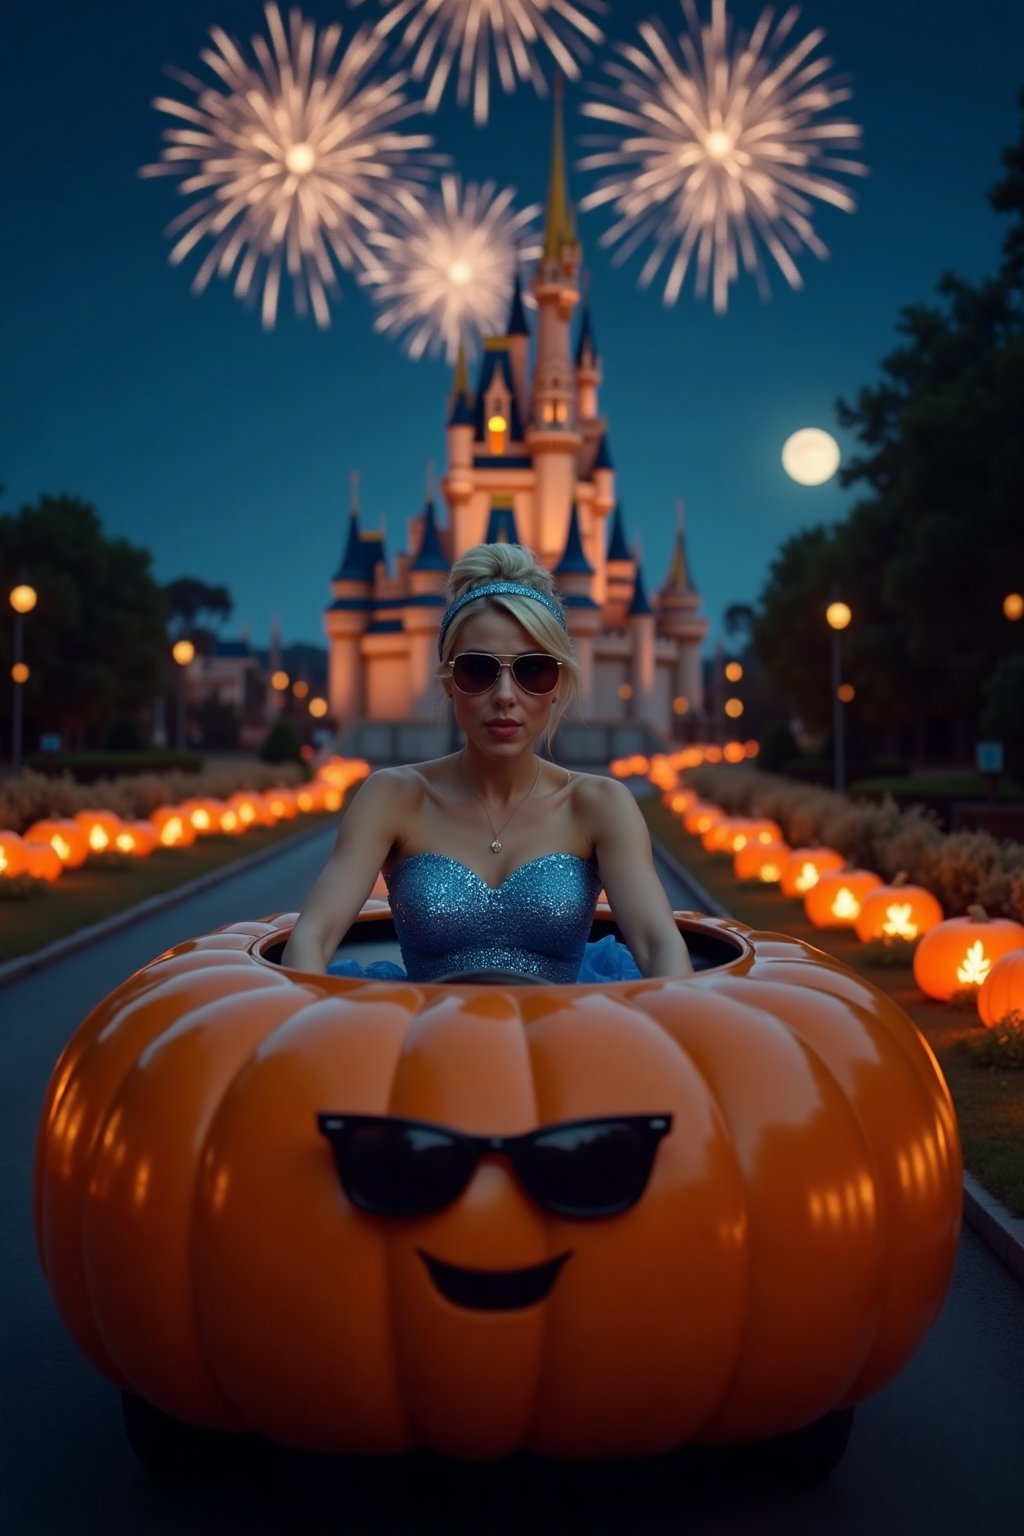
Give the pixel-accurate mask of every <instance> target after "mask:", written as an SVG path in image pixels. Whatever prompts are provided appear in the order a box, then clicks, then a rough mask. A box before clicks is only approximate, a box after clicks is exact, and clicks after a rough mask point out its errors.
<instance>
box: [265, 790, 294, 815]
mask: <svg viewBox="0 0 1024 1536" xmlns="http://www.w3.org/2000/svg"><path fill="white" fill-rule="evenodd" d="M263 803H264V804H265V806H266V807H267V811H268V812H269V814H270V817H271V819H272V820H273V821H293V820H294V819H295V817H296V816H297V815H298V814H299V802H298V797H297V795H296V793H295V791H294V789H268V790H266V791H265V793H264V796H263Z"/></svg>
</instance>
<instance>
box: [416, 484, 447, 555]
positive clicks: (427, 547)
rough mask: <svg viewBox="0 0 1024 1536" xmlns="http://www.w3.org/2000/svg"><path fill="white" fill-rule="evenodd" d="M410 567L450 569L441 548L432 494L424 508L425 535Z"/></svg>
mask: <svg viewBox="0 0 1024 1536" xmlns="http://www.w3.org/2000/svg"><path fill="white" fill-rule="evenodd" d="M409 569H410V570H413V571H447V569H448V561H447V560H446V558H445V553H444V550H443V549H442V548H441V537H440V534H439V533H438V529H437V518H436V516H435V513H434V498H433V497H432V496H430V497H428V498H427V504H426V506H425V507H424V508H423V537H422V539H421V540H420V547H419V550H418V551H417V553H416V558H415V560H413V562H412V565H411V566H410V567H409Z"/></svg>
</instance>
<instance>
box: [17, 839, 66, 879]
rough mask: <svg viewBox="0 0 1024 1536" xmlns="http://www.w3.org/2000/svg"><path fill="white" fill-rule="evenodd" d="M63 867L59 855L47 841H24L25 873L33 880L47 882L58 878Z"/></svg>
mask: <svg viewBox="0 0 1024 1536" xmlns="http://www.w3.org/2000/svg"><path fill="white" fill-rule="evenodd" d="M63 868H64V866H63V864H62V863H61V862H60V855H59V854H58V853H57V852H56V851H55V850H54V849H53V848H51V847H50V845H49V843H30V842H28V841H26V843H25V873H26V875H31V876H32V879H33V880H45V881H47V882H48V883H50V882H52V881H54V880H59V879H60V873H61V870H62V869H63Z"/></svg>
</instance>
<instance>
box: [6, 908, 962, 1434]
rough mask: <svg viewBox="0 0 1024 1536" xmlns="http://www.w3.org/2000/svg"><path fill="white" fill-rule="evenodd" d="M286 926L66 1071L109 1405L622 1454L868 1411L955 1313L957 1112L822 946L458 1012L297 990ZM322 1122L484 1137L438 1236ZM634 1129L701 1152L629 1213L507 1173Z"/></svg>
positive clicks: (190, 982)
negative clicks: (590, 1206) (638, 1126)
mask: <svg viewBox="0 0 1024 1536" xmlns="http://www.w3.org/2000/svg"><path fill="white" fill-rule="evenodd" d="M379 912H380V908H379V907H378V906H376V905H374V906H372V907H370V908H368V909H367V911H366V913H365V916H364V919H362V920H363V921H375V920H378V921H379V920H383V919H380V918H379ZM278 923H279V924H280V926H276V925H275V924H269V925H268V924H259V923H251V924H239V925H238V926H237V927H235V928H232V929H227V930H224V931H222V932H219V933H216V934H211V935H209V936H208V937H206V938H202V939H198V940H195V941H193V942H191V943H189V944H185V945H182V946H180V947H179V948H178V949H177V950H173V951H171V952H170V953H169V954H168V955H166V956H163V957H162V958H160V959H159V960H156V961H154V962H153V964H151V965H149V966H147V967H146V968H145V969H144V970H142V971H140V972H139V973H138V974H137V975H135V976H133V977H131V978H130V979H129V980H128V981H127V982H125V983H124V984H123V986H121V987H120V988H119V989H118V990H117V991H116V992H115V993H113V994H112V995H111V997H110V998H108V999H107V1000H106V1001H105V1002H104V1003H102V1004H101V1005H100V1006H99V1007H98V1008H97V1009H96V1010H95V1011H94V1013H93V1014H92V1015H91V1016H90V1018H89V1019H88V1020H87V1021H86V1022H85V1024H84V1025H83V1026H82V1028H81V1030H80V1031H79V1033H78V1035H76V1036H75V1038H74V1039H73V1040H72V1042H71V1044H70V1045H69V1047H68V1048H67V1051H66V1052H65V1055H64V1057H63V1058H62V1061H61V1062H60V1063H59V1064H58V1067H57V1070H56V1071H55V1073H54V1077H53V1081H52V1084H51V1088H50V1092H49V1096H48V1100H47V1104H46V1107H45V1111H44V1118H43V1123H42V1127H41V1131H40V1139H39V1147H38V1155H37V1163H36V1198H37V1232H38V1237H39V1246H40V1252H41V1255H42V1258H43V1263H44V1267H45V1269H46V1272H47V1276H48V1279H49V1282H50V1285H51V1287H52V1289H53V1293H54V1296H55V1298H56V1301H57V1305H58V1308H59V1310H60V1312H61V1314H62V1316H63V1318H64V1320H65V1323H66V1324H67V1326H68V1328H69V1329H70V1331H71V1333H72V1334H73V1336H74V1338H75V1339H76V1341H77V1343H78V1344H79V1346H80V1347H81V1348H82V1349H83V1350H85V1352H86V1353H87V1354H88V1355H89V1357H90V1358H91V1359H92V1360H93V1361H94V1362H95V1363H96V1364H97V1365H98V1366H99V1368H100V1369H102V1370H104V1371H105V1372H107V1374H109V1375H110V1376H111V1377H113V1379H114V1380H115V1381H118V1382H120V1383H122V1384H125V1385H127V1386H129V1387H130V1388H131V1389H132V1390H133V1391H135V1392H139V1393H141V1394H142V1395H144V1396H145V1397H148V1398H149V1399H150V1400H152V1401H153V1402H155V1403H156V1404H157V1405H158V1406H160V1407H162V1408H164V1409H165V1410H167V1411H168V1412H171V1413H173V1414H176V1415H177V1416H179V1417H181V1418H184V1419H187V1420H191V1421H194V1422H197V1423H201V1424H207V1425H210V1426H214V1427H223V1428H237V1427H241V1426H246V1427H249V1428H255V1429H258V1430H259V1431H261V1432H262V1433H264V1434H266V1435H269V1436H270V1437H272V1438H277V1439H280V1440H282V1441H285V1442H287V1443H290V1444H294V1445H302V1446H308V1447H310V1448H320V1449H325V1450H335V1451H339V1450H341V1451H351V1452H396V1451H401V1450H404V1449H407V1448H410V1447H413V1446H416V1445H421V1444H426V1445H429V1446H432V1447H434V1448H436V1449H438V1450H440V1451H443V1452H445V1453H447V1454H454V1455H464V1456H474V1457H490V1456H498V1455H503V1454H506V1453H508V1452H511V1451H513V1450H515V1449H517V1448H521V1447H530V1448H531V1449H534V1450H536V1451H539V1452H542V1453H545V1454H551V1455H597V1454H629V1453H640V1452H650V1451H657V1450H662V1449H665V1448H667V1447H669V1446H673V1445H678V1444H681V1443H684V1442H685V1441H687V1440H690V1439H694V1438H701V1439H706V1440H712V1441H714V1440H720V1441H728V1440H737V1439H743V1438H747V1437H750V1436H756V1435H760V1434H766V1433H775V1432H781V1431H782V1430H784V1429H787V1428H791V1427H794V1426H795V1425H797V1424H800V1423H804V1422H806V1421H807V1420H809V1419H811V1418H814V1417H816V1416H817V1415H819V1414H821V1413H823V1412H825V1411H827V1410H828V1409H829V1408H831V1407H834V1406H836V1405H837V1404H838V1403H839V1402H840V1401H855V1400H856V1399H857V1398H858V1397H860V1396H863V1395H865V1394H866V1393H868V1392H870V1391H873V1390H874V1389H875V1388H876V1387H877V1386H878V1385H879V1384H880V1383H881V1382H882V1381H884V1380H887V1379H888V1378H889V1377H890V1376H891V1375H892V1374H894V1373H895V1371H897V1370H899V1369H900V1368H901V1367H902V1365H903V1364H904V1363H905V1361H906V1359H907V1358H908V1357H909V1355H910V1353H911V1352H912V1351H913V1349H914V1348H915V1347H916V1344H917V1343H918V1341H919V1340H920V1338H921V1337H922V1335H923V1333H924V1332H925V1331H926V1329H927V1328H928V1326H929V1325H930V1323H931V1321H932V1320H933V1318H934V1317H935V1315H936V1313H937V1311H938V1308H939V1306H940V1304H941V1300H942V1297H943V1295H944V1294H945V1290H946V1287H947V1284H948V1281H949V1276H950V1272H951V1268H952V1264H953V1259H954V1255H955V1250H956V1242H957V1230H958V1220H959V1209H960V1198H961V1191H960V1178H961V1172H960V1162H959V1151H958V1143H957V1136H956V1126H955V1121H954V1118H953V1114H952V1108H951V1104H950V1100H949V1096H948V1093H947V1091H946V1088H945V1085H944V1083H943V1081H942V1079H941V1076H940V1075H939V1073H938V1069H937V1068H936V1066H935V1063H934V1061H933V1059H932V1057H931V1055H930V1053H929V1052H928V1051H927V1050H926V1048H925V1047H924V1045H923V1043H922V1042H921V1040H920V1037H919V1036H918V1035H917V1034H916V1032H915V1030H914V1028H913V1026H912V1025H911V1023H910V1021H909V1020H908V1019H907V1017H906V1015H905V1014H903V1013H902V1012H901V1010H900V1009H899V1008H897V1007H896V1006H895V1004H893V1003H891V1002H890V1001H889V1000H888V999H887V998H886V997H884V996H883V995H882V994H881V993H878V992H876V991H875V990H874V989H873V988H871V987H870V986H869V985H868V984H867V983H865V982H864V981H862V980H861V979H859V978H857V977H855V976H854V975H852V974H851V973H850V972H848V971H846V970H845V969H843V968H842V967H840V966H838V965H836V964H834V963H833V962H831V961H829V960H827V959H825V958H824V957H823V956H821V955H820V954H818V953H817V952H816V951H814V950H811V949H810V948H808V946H806V945H803V944H800V943H798V942H797V941H793V940H788V939H783V938H781V937H779V936H778V935H749V933H748V930H745V929H742V928H741V927H740V925H738V924H733V923H728V922H722V921H719V920H714V919H703V920H700V921H699V922H696V921H694V922H688V923H687V925H686V926H687V928H688V930H693V931H694V932H695V933H700V934H705V935H707V934H711V935H717V937H718V939H719V940H721V947H722V949H723V951H724V953H725V954H726V955H732V956H733V958H732V959H731V960H730V961H729V963H725V964H721V965H720V966H719V967H718V968H717V969H715V970H709V971H706V972H704V973H702V974H699V975H698V976H696V977H693V978H689V979H686V980H680V981H665V980H650V981H644V982H631V983H619V984H612V985H608V984H603V985H600V986H594V987H587V986H568V987H552V986H543V985H542V986H522V987H514V986H501V985H494V986H484V985H478V986H464V987H458V986H453V985H448V986H445V985H430V986H427V985H412V984H410V983H407V982H396V983H386V982H370V981H351V980H343V979H341V978H337V977H313V976H304V975H301V974H298V973H292V972H287V971H283V970H282V969H281V968H280V967H278V966H275V965H273V964H271V963H269V962H268V961H267V960H265V959H264V958H263V957H262V954H261V947H265V946H266V945H267V944H268V943H270V942H273V941H279V940H280V938H281V937H283V931H284V932H286V931H287V928H288V927H289V926H290V919H287V918H285V919H280V920H278ZM282 930H283V931H282ZM322 1115H327V1116H331V1115H334V1116H344V1115H349V1116H352V1115H365V1116H376V1117H388V1118H389V1119H392V1120H393V1119H394V1118H395V1117H402V1118H403V1119H406V1120H410V1121H414V1122H424V1121H425V1122H429V1124H430V1125H431V1126H441V1127H451V1128H453V1129H455V1130H457V1131H459V1132H461V1133H468V1135H469V1136H472V1137H480V1138H486V1139H487V1140H486V1141H485V1142H484V1143H483V1144H482V1149H481V1150H480V1155H479V1158H478V1161H477V1162H476V1163H475V1165H474V1166H473V1167H472V1168H471V1169H470V1170H469V1172H468V1174H467V1177H466V1180H465V1182H464V1184H463V1187H462V1188H461V1190H460V1191H459V1192H458V1193H456V1194H455V1195H454V1196H453V1197H452V1198H448V1199H447V1200H446V1202H445V1203H442V1204H441V1205H440V1206H437V1204H436V1202H434V1203H433V1204H431V1205H430V1208H429V1209H428V1210H426V1211H425V1212H424V1213H422V1214H417V1213H416V1211H415V1210H414V1211H413V1213H411V1214H410V1213H406V1214H404V1215H400V1216H395V1215H377V1214H369V1213H367V1211H366V1210H364V1209H361V1208H360V1207H359V1205H358V1204H357V1203H355V1202H354V1200H353V1199H352V1198H349V1196H348V1195H347V1194H346V1191H345V1187H344V1186H343V1184H342V1182H341V1180H340V1178H339V1166H340V1165H336V1163H335V1160H334V1156H333V1155H332V1145H329V1144H328V1140H327V1139H326V1137H325V1135H322V1134H321V1133H320V1131H319V1130H318V1116H322ZM626 1115H637V1116H642V1117H652V1116H653V1117H656V1118H666V1117H668V1116H671V1117H672V1124H671V1127H670V1128H669V1129H667V1130H666V1129H665V1128H664V1127H663V1128H662V1130H661V1132H659V1133H658V1134H657V1138H656V1146H655V1148H654V1152H653V1160H652V1162H651V1166H650V1176H649V1179H648V1181H647V1183H646V1186H645V1187H644V1188H643V1191H642V1193H641V1194H640V1195H639V1197H638V1198H636V1199H635V1200H634V1201H633V1202H632V1203H630V1204H628V1206H627V1208H625V1209H622V1210H621V1211H619V1213H618V1214H613V1215H607V1216H604V1217H598V1218H594V1219H580V1218H579V1217H574V1216H572V1215H569V1214H564V1213H563V1214H559V1213H558V1212H557V1211H556V1210H553V1209H552V1208H551V1206H550V1201H547V1202H545V1203H541V1202H539V1200H538V1199H537V1198H535V1197H534V1195H532V1194H531V1193H530V1178H531V1177H532V1175H531V1172H530V1170H529V1169H526V1170H525V1171H524V1169H523V1168H522V1167H519V1166H517V1165H516V1164H515V1162H514V1159H513V1157H512V1154H511V1153H510V1152H509V1150H508V1148H507V1146H506V1145H504V1144H502V1145H500V1146H499V1145H498V1144H491V1143H490V1138H495V1137H501V1138H507V1137H513V1138H515V1137H519V1136H522V1135H524V1134H526V1133H529V1132H534V1131H536V1130H538V1128H539V1129H541V1130H544V1129H545V1128H547V1127H551V1126H552V1125H561V1123H562V1122H565V1121H577V1120H584V1119H590V1118H594V1117H604V1118H609V1117H611V1118H612V1119H614V1118H616V1117H618V1118H621V1117H622V1116H626ZM908 1148H913V1149H915V1155H914V1157H913V1158H908V1156H907V1149H908ZM918 1154H919V1155H918ZM556 1164H557V1159H556ZM908 1167H909V1169H910V1174H909V1175H908V1174H907V1171H906V1170H907V1168H908ZM917 1169H920V1175H918V1174H917V1173H915V1171H914V1170H917ZM377 1173H378V1175H379V1174H380V1169H379V1168H378V1169H377ZM620 1175H621V1166H620V1164H619V1162H618V1160H616V1159H612V1160H611V1161H610V1162H609V1166H608V1179H609V1184H610V1185H611V1184H613V1183H614V1180H615V1179H617V1178H619V1177H620ZM387 1176H388V1169H387V1168H386V1167H385V1169H384V1173H383V1177H385V1179H386V1178H387ZM545 1176H546V1177H547V1178H549V1179H557V1178H558V1177H560V1176H561V1175H560V1173H559V1168H558V1166H555V1167H554V1168H549V1169H548V1173H547V1175H545ZM398 1185H399V1187H400V1188H401V1189H403V1190H404V1189H405V1188H406V1182H405V1181H404V1180H403V1179H399V1181H398ZM544 1187H545V1189H548V1190H549V1189H550V1184H548V1185H545V1186H544ZM448 1195H449V1196H450V1195H451V1190H450V1189H449V1190H448ZM794 1296H799V1298H800V1306H799V1308H798V1309H795V1308H794V1306H793V1297H794Z"/></svg>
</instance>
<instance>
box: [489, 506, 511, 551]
mask: <svg viewBox="0 0 1024 1536" xmlns="http://www.w3.org/2000/svg"><path fill="white" fill-rule="evenodd" d="M484 543H485V544H518V543H519V531H518V529H517V528H516V514H515V510H514V509H513V508H512V507H495V506H492V507H491V512H490V516H489V517H488V519H487V532H486V533H485V534H484Z"/></svg>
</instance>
